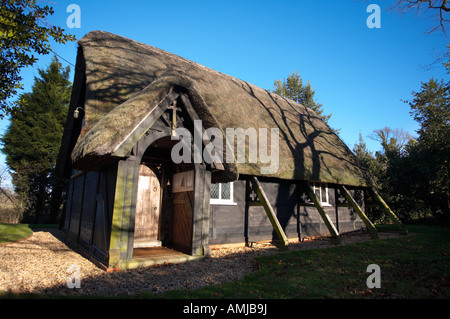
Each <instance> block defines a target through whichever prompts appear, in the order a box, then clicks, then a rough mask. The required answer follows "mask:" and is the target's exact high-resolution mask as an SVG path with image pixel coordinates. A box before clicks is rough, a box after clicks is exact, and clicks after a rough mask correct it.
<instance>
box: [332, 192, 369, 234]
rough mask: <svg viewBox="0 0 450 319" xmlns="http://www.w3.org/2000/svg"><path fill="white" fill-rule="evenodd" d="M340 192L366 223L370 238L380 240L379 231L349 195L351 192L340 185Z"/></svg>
mask: <svg viewBox="0 0 450 319" xmlns="http://www.w3.org/2000/svg"><path fill="white" fill-rule="evenodd" d="M338 187H339V190H340V192H341V193H342V195H344V197H345V199H346V200H347V202H348V203H349V204H350V206H351V207H352V208H353V209H354V210H355V211H356V213H357V214H358V216H359V218H361V220H362V221H363V222H364V224H365V225H366V227H367V230H368V231H369V233H370V236H371V237H372V238H374V239H375V238H378V231H377V229H376V228H375V226H374V225H373V224H372V222H371V221H370V220H369V218H367V216H366V214H364V212H363V211H362V209H361V207H359V205H358V203H357V202H356V201H355V200H354V199H353V197H352V195H351V194H350V193H349V191H348V190H347V189H346V188H345V186H344V185H339V186H338Z"/></svg>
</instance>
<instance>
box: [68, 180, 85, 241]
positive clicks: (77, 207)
mask: <svg viewBox="0 0 450 319" xmlns="http://www.w3.org/2000/svg"><path fill="white" fill-rule="evenodd" d="M73 182H74V185H73V187H74V188H73V195H72V211H71V216H70V227H69V230H70V232H71V233H72V234H74V235H76V236H77V237H78V235H79V230H80V217H81V210H82V207H83V194H84V175H81V176H79V177H77V178H76V179H75V180H74V181H73Z"/></svg>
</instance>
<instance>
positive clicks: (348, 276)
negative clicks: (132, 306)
mask: <svg viewBox="0 0 450 319" xmlns="http://www.w3.org/2000/svg"><path fill="white" fill-rule="evenodd" d="M408 229H409V231H410V235H409V236H406V237H401V238H396V239H385V240H372V241H368V242H364V243H357V244H352V245H346V246H336V247H332V248H328V249H320V250H308V251H306V250H305V251H297V252H286V253H280V254H277V255H273V256H267V257H259V258H257V261H258V263H259V267H260V269H259V270H258V271H256V272H254V273H252V274H249V275H247V276H246V277H245V278H244V280H242V281H236V282H231V283H228V284H224V285H220V286H212V287H208V288H204V289H199V290H195V291H171V292H168V293H166V294H164V295H160V296H158V298H224V299H226V298H263V299H266V298H267V299H269V298H272V299H273V298H275V299H279V298H283V299H285V298H286V299H289V298H408V299H409V298H449V297H450V267H449V265H450V228H449V227H439V226H409V227H408ZM370 264H377V265H379V266H380V268H381V288H373V289H369V288H368V287H367V284H366V280H367V278H368V276H369V275H371V273H367V272H366V271H367V266H368V265H370ZM142 297H155V296H152V295H146V294H143V295H142Z"/></svg>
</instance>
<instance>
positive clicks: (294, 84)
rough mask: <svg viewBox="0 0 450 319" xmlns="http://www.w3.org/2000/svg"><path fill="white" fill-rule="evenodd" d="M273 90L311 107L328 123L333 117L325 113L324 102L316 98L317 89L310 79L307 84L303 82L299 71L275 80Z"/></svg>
mask: <svg viewBox="0 0 450 319" xmlns="http://www.w3.org/2000/svg"><path fill="white" fill-rule="evenodd" d="M272 92H273V93H276V94H278V95H281V96H283V97H286V98H288V99H291V100H293V101H295V102H297V103H300V104H302V105H304V106H306V107H309V108H311V109H312V110H314V112H316V113H317V115H318V116H319V117H320V118H321V119H323V120H324V121H325V122H326V123H328V120H329V119H330V117H331V114H330V115H324V114H323V108H322V104H321V103H317V102H316V101H315V100H314V94H315V93H316V91H315V90H313V89H312V88H311V83H310V82H309V81H308V83H307V84H306V85H304V84H303V80H302V78H301V77H300V75H299V74H298V72H293V73H292V74H291V75H289V76H288V78H287V79H286V80H277V81H275V83H274V88H273V90H272Z"/></svg>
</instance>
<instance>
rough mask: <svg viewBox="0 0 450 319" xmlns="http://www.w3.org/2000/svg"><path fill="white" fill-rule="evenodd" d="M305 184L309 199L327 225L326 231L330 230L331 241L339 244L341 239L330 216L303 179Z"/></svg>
mask: <svg viewBox="0 0 450 319" xmlns="http://www.w3.org/2000/svg"><path fill="white" fill-rule="evenodd" d="M305 184H306V191H307V193H308V196H309V199H311V201H312V202H313V203H314V206H315V207H316V209H317V210H318V211H319V214H320V216H321V217H322V219H323V221H324V222H325V225H326V226H327V228H328V231H329V232H330V234H331V236H332V238H333V241H334V242H335V243H336V244H339V243H340V241H341V239H340V237H339V232H338V231H337V229H336V227H334V225H333V223H332V222H331V220H330V217H329V216H328V215H327V213H326V212H325V210H324V209H323V207H322V204H321V203H320V201H319V200H318V199H317V197H316V194H314V190H313V188H312V187H311V185H310V184H309V183H308V182H307V181H305Z"/></svg>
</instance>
